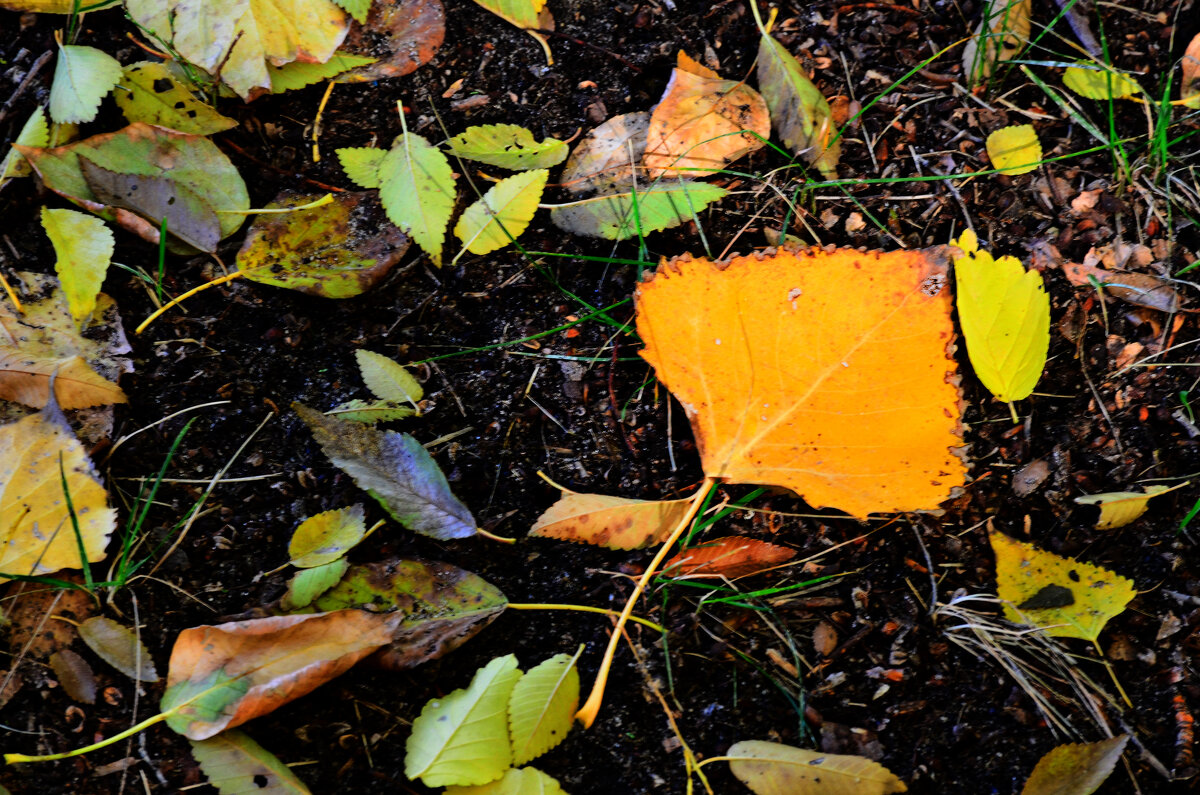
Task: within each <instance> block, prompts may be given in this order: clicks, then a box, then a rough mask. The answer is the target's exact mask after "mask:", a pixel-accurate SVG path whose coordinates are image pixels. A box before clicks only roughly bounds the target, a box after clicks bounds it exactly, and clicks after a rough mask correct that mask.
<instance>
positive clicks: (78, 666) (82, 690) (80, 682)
mask: <svg viewBox="0 0 1200 795" xmlns="http://www.w3.org/2000/svg"><path fill="white" fill-rule="evenodd" d="M50 667H51V668H52V669H54V675H55V676H57V677H58V683H59V684H60V685H62V688H63V690H64V691H66V694H67V695H68V696H70V697H71V698H72V699H74V700H75V701H78V702H80V703H83V704H95V703H96V674H94V673H92V666H90V665H88V663H87V660H85V659H83V658H82V657H80V656H79V655H78V654H76V653H75V652H73V651H71V650H70V649H63V650H61V651H56V652H54V654H51V655H50Z"/></svg>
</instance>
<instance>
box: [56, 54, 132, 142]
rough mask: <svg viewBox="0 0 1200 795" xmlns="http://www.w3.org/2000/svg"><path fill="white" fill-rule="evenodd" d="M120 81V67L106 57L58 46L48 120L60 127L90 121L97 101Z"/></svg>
mask: <svg viewBox="0 0 1200 795" xmlns="http://www.w3.org/2000/svg"><path fill="white" fill-rule="evenodd" d="M120 80H121V63H120V62H119V61H118V60H117V59H116V58H114V57H112V56H111V55H109V54H108V53H106V52H104V51H103V50H97V49H96V48H95V47H81V46H78V45H74V44H60V45H59V46H58V64H57V65H55V67H54V83H53V84H52V85H51V86H50V118H51V119H53V120H54V121H56V122H58V123H60V124H79V123H80V122H85V121H91V120H92V119H94V118H96V114H97V113H98V112H99V110H100V100H102V99H104V97H105V95H107V94H108V92H109V91H112V89H113V86H115V85H116V84H117V83H118V82H119V81H120Z"/></svg>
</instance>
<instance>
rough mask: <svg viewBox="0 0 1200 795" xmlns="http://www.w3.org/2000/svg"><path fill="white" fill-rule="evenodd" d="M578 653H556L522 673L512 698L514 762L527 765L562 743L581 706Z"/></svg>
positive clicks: (510, 718) (509, 710) (511, 723)
mask: <svg viewBox="0 0 1200 795" xmlns="http://www.w3.org/2000/svg"><path fill="white" fill-rule="evenodd" d="M582 653H583V649H582V648H580V650H579V651H578V652H576V653H575V656H574V657H572V656H571V655H569V654H556V655H554V656H553V657H551V658H550V659H549V660H546V661H545V662H543V663H542V664H541V665H538V666H536V667H534V668H533V669H532V670H530V671H529V672H527V673H526V674H525V675H524V676H522V677H521V681H519V682H517V684H516V686H515V687H514V688H513V692H512V696H511V697H510V698H509V700H508V725H509V731H510V733H511V735H512V749H513V764H514V765H523V764H525V763H526V762H528V761H529V760H530V759H534V758H536V757H539V756H541V755H542V754H544V753H546V752H547V751H549V750H550V749H551V748H553V747H554V746H556V745H558V744H559V743H561V742H562V741H563V740H564V739H565V738H566V736H567V733H568V732H569V731H571V726H572V724H574V722H575V711H576V709H577V708H578V707H579V671H578V669H576V668H575V661H576V660H578V659H579V655H580V654H582Z"/></svg>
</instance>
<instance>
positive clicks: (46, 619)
mask: <svg viewBox="0 0 1200 795" xmlns="http://www.w3.org/2000/svg"><path fill="white" fill-rule="evenodd" d="M55 579H60V580H67V581H70V582H81V580H80V578H79V577H77V576H76V575H74V574H61V575H58V576H57V577H56V578H55ZM0 602H2V603H3V604H4V605H5V606H6V607H5V611H4V616H5V619H6V620H7V622H8V651H9V653H10V654H11V655H12V656H14V657H22V656H25V657H30V658H32V659H34V660H40V661H45V660H46V659H48V658H49V657H50V655H51V654H54V653H55V652H56V651H59V650H61V649H65V648H67V647H68V646H70V645H71V644H72V643H74V642H75V639H76V638H78V637H79V632H78V631H77V630H76V629H75V625H76V624H78V623H79V622H82V621H84V620H86V619H88V618H91V617H92V616H94V615H96V611H97V606H96V602H95V601H94V600H93V599H92V597H90V596H89V595H88V593H87V591H84V590H80V589H76V588H47V587H45V586H43V585H38V584H36V583H22V582H14V583H10V584H9V585H8V587H7V589H6V590H5V591H4V596H3V597H2V598H0ZM55 616H60V618H55ZM63 619H68V620H66V621H64V620H63ZM71 622H75V623H74V624H73V623H71Z"/></svg>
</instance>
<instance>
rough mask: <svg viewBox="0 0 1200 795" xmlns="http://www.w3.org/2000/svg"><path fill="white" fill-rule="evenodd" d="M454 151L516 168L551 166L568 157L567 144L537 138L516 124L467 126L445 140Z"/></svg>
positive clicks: (500, 165) (517, 169) (478, 160)
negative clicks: (459, 132)
mask: <svg viewBox="0 0 1200 795" xmlns="http://www.w3.org/2000/svg"><path fill="white" fill-rule="evenodd" d="M446 145H447V146H448V147H449V148H450V152H451V153H452V154H455V155H458V156H459V157H463V158H466V159H467V160H475V161H477V162H480V163H487V164H488V165H492V166H499V167H500V168H507V169H511V170H513V171H526V170H528V169H532V168H550V167H551V166H557V165H558V164H559V163H561V162H562V161H564V160H566V159H567V144H566V142H564V141H560V140H558V139H557V138H546V139H545V140H543V141H537V140H535V139H534V137H533V133H532V132H530V131H529V130H528V129H526V128H525V127H521V126H519V125H516V124H482V125H478V126H475V127H468V128H467V129H466V130H464V131H463V132H462V133H461V134H460V135H456V136H454V137H453V138H451V139H450V140H449V141H447V142H446Z"/></svg>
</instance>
